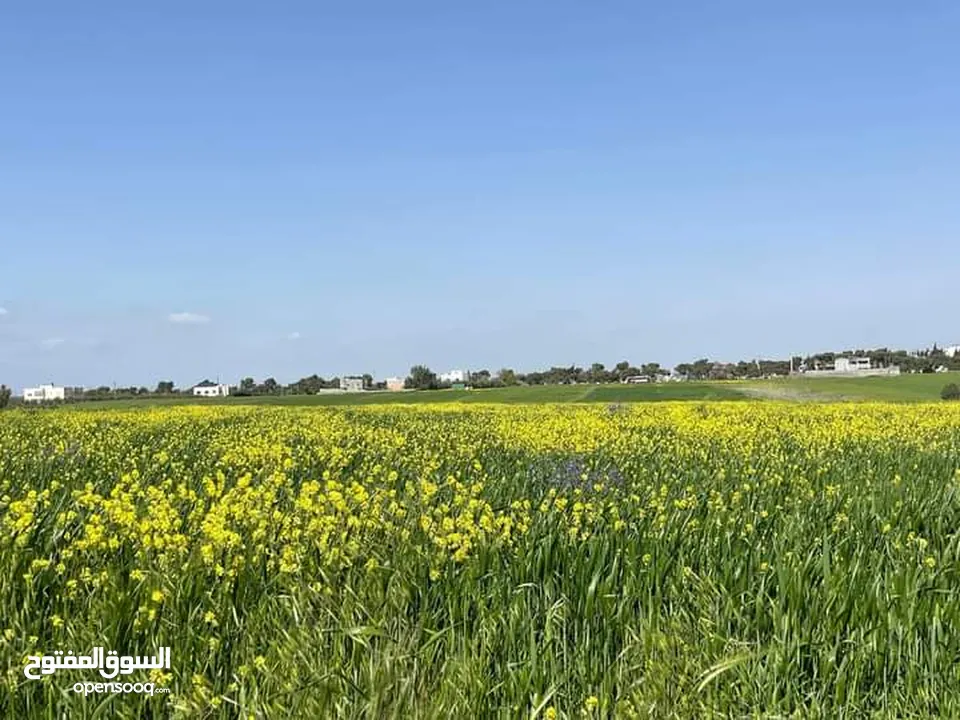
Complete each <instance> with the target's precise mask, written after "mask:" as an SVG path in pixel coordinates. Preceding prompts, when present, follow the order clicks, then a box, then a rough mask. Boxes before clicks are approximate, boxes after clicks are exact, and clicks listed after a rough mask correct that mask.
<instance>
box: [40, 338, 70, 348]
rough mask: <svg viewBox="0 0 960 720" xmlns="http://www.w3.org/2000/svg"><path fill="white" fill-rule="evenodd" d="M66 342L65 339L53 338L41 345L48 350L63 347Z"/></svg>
mask: <svg viewBox="0 0 960 720" xmlns="http://www.w3.org/2000/svg"><path fill="white" fill-rule="evenodd" d="M64 342H66V341H65V340H64V339H63V338H59V337H52V338H47V339H46V340H44V341H43V342H42V343H41V344H42V345H43V346H44V347H46V348H55V347H56V346H57V345H63V343H64Z"/></svg>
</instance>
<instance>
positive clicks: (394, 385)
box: [387, 377, 403, 392]
mask: <svg viewBox="0 0 960 720" xmlns="http://www.w3.org/2000/svg"><path fill="white" fill-rule="evenodd" d="M387 390H390V391H391V392H398V391H400V390H403V378H400V377H388V378H387Z"/></svg>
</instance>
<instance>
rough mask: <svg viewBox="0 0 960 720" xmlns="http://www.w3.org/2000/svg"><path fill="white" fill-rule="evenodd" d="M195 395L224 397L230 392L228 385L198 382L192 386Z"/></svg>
mask: <svg viewBox="0 0 960 720" xmlns="http://www.w3.org/2000/svg"><path fill="white" fill-rule="evenodd" d="M193 394H194V395H196V396H197V397H226V396H227V395H229V394H230V386H229V385H223V384H218V383H200V384H199V385H197V386H195V387H194V388H193Z"/></svg>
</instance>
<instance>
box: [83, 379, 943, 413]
mask: <svg viewBox="0 0 960 720" xmlns="http://www.w3.org/2000/svg"><path fill="white" fill-rule="evenodd" d="M958 376H960V373H945V374H935V375H900V376H898V377H866V378H835V377H834V378H804V377H791V378H779V379H776V380H758V381H727V382H684V383H656V384H650V385H619V384H612V385H534V386H527V387H509V388H490V389H486V390H426V391H408V392H368V393H344V394H329V395H326V394H325V395H276V396H265V397H228V398H221V399H207V398H193V397H189V396H187V397H177V398H173V399H170V400H161V399H157V398H150V399H147V400H107V401H100V402H90V403H86V404H85V405H84V406H85V407H91V408H124V407H143V406H157V405H163V406H166V405H180V404H186V403H198V404H204V405H216V404H222V405H331V406H335V405H386V404H398V403H399V404H413V403H416V404H420V403H440V402H463V403H506V404H515V403H587V402H608V403H621V402H624V403H626V402H658V401H668V400H696V401H708V400H748V399H749V400H756V399H767V400H794V401H813V402H817V401H830V402H837V401H845V402H863V401H886V402H936V401H939V399H940V391H941V389H942V388H943V386H944V385H946V384H947V383H949V382H960V377H958Z"/></svg>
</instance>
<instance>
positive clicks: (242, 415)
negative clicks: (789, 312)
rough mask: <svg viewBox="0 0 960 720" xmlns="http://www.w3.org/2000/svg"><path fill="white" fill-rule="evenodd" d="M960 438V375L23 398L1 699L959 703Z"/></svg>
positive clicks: (648, 711)
mask: <svg viewBox="0 0 960 720" xmlns="http://www.w3.org/2000/svg"><path fill="white" fill-rule="evenodd" d="M590 392H592V391H590ZM588 394H589V392H588ZM958 467H960V405H958V404H950V403H940V404H934V405H925V404H924V405H920V404H918V405H907V404H901V405H888V404H875V405H863V406H859V405H852V404H848V405H841V404H815V403H807V404H802V403H784V402H757V403H743V402H719V403H709V404H708V403H676V404H663V403H647V404H637V405H633V406H630V407H627V408H625V409H622V408H620V409H617V410H615V411H614V410H612V409H610V408H608V407H606V406H604V405H602V404H595V405H586V404H576V403H569V404H566V405H549V406H546V405H544V406H537V405H531V404H517V405H514V406H507V405H494V404H486V405H472V406H467V405H463V406H459V407H458V406H455V405H447V406H444V407H442V408H441V407H436V408H412V407H401V406H394V407H381V408H349V407H345V408H295V407H260V408H250V407H247V408H243V407H218V408H199V409H198V408H196V407H180V408H170V409H168V410H163V411H158V412H113V413H111V412H99V411H98V412H85V411H78V410H73V409H68V410H64V411H62V412H56V413H47V412H20V411H14V412H9V413H6V412H5V413H3V414H0V622H2V624H0V648H2V654H3V657H4V658H6V660H7V662H6V666H5V671H6V672H5V673H3V674H0V718H6V717H10V718H23V719H24V720H31V719H32V718H38V720H39V719H43V720H46V719H47V718H51V719H52V718H61V717H68V718H81V720H85V719H87V718H89V719H90V720H93V719H94V718H105V717H110V718H123V719H127V718H130V719H132V718H144V717H145V718H161V717H163V718H165V717H171V718H195V717H196V718H209V720H233V718H237V717H240V718H247V717H254V718H285V717H293V718H300V717H304V718H397V719H399V718H417V719H423V720H432V719H433V718H437V719H438V720H439V719H440V718H462V717H468V718H476V720H486V719H487V718H490V720H499V719H500V718H511V719H512V718H550V717H556V718H557V720H562V719H566V718H578V719H580V720H592V719H593V718H657V719H659V718H698V719H699V718H759V717H763V718H928V717H945V718H955V717H960V664H958V663H957V658H958V657H960V545H958V542H957V528H958V527H960V473H958V472H957V468H958ZM467 542H469V545H468V544H467ZM464 550H465V552H464V553H463V554H461V551H464ZM161 645H168V646H170V647H171V648H172V653H173V663H172V665H171V669H170V672H169V673H166V676H165V677H161V678H158V679H157V680H156V682H157V683H158V685H159V686H163V687H166V688H169V689H170V690H171V693H170V694H169V695H162V696H160V695H158V696H155V697H152V698H150V697H139V696H111V695H101V696H90V697H87V698H84V697H82V696H79V695H77V694H76V693H71V692H69V691H64V688H66V687H69V683H72V682H76V681H78V680H81V679H82V680H95V679H96V678H97V675H96V674H95V673H94V677H92V678H91V677H90V676H89V675H87V676H86V677H84V675H85V673H84V672H83V671H73V670H70V671H64V672H63V673H58V674H57V675H56V676H54V677H51V678H50V679H49V680H48V681H42V680H41V681H34V680H27V679H26V678H25V677H24V675H23V674H22V672H21V671H22V668H23V661H22V658H23V657H24V656H27V655H39V654H43V653H45V652H48V651H53V650H57V649H59V650H67V649H73V650H77V651H81V652H84V653H86V652H88V651H89V649H90V648H92V647H95V646H102V647H104V648H106V649H110V648H113V649H116V650H118V651H119V652H120V653H121V654H140V653H150V654H152V653H153V652H154V648H156V647H158V646H161ZM144 677H147V678H148V677H149V675H147V674H145V673H140V672H138V673H137V674H136V675H135V676H134V677H133V679H134V681H139V680H141V679H143V678H144ZM548 710H549V711H548Z"/></svg>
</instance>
